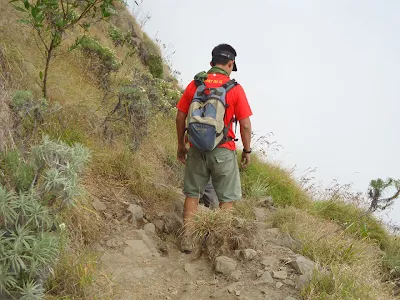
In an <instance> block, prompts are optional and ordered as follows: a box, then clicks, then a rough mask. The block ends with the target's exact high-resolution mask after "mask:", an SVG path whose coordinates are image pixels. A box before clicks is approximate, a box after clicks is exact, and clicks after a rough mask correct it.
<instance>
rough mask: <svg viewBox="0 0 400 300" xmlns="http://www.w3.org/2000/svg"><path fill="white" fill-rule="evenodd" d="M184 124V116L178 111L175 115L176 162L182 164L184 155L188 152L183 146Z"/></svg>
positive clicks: (184, 159) (184, 160)
mask: <svg viewBox="0 0 400 300" xmlns="http://www.w3.org/2000/svg"><path fill="white" fill-rule="evenodd" d="M185 122H186V114H185V113H184V112H182V111H180V110H178V112H177V114H176V133H177V135H178V151H177V157H178V160H179V161H180V162H181V163H183V164H185V163H186V154H187V152H188V150H187V149H186V146H185V129H186V124H185Z"/></svg>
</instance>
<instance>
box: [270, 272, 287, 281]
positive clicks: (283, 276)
mask: <svg viewBox="0 0 400 300" xmlns="http://www.w3.org/2000/svg"><path fill="white" fill-rule="evenodd" d="M272 277H273V278H275V279H281V280H285V279H286V278H287V272H286V271H274V272H273V273H272Z"/></svg>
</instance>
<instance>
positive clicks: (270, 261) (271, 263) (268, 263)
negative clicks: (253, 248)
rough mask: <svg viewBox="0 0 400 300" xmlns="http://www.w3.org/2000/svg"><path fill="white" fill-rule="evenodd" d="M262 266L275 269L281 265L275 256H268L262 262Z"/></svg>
mask: <svg viewBox="0 0 400 300" xmlns="http://www.w3.org/2000/svg"><path fill="white" fill-rule="evenodd" d="M261 264H262V265H263V266H264V267H267V268H275V267H276V266H277V265H278V264H279V260H278V259H277V258H276V257H274V256H266V257H264V258H263V260H262V261H261Z"/></svg>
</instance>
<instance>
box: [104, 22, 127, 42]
mask: <svg viewBox="0 0 400 300" xmlns="http://www.w3.org/2000/svg"><path fill="white" fill-rule="evenodd" d="M108 35H109V36H110V38H111V40H112V41H113V43H114V46H115V47H117V46H122V45H123V44H124V43H125V36H124V34H123V33H122V31H121V29H119V28H118V27H116V26H114V25H110V27H109V29H108Z"/></svg>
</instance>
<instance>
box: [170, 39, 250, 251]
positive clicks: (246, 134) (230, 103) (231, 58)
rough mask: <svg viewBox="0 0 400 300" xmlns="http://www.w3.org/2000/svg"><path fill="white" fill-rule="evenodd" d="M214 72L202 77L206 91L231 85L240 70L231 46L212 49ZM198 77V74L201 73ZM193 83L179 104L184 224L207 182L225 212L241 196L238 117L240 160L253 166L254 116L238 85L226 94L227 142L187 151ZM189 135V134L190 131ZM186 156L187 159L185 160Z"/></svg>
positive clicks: (186, 248) (185, 248)
mask: <svg viewBox="0 0 400 300" xmlns="http://www.w3.org/2000/svg"><path fill="white" fill-rule="evenodd" d="M211 55H212V60H211V63H210V64H211V69H210V70H209V71H208V72H207V74H206V76H204V78H203V81H202V82H203V83H204V84H205V85H206V88H207V89H208V90H209V89H212V88H219V87H221V86H223V85H224V84H225V83H228V82H230V77H229V76H230V74H231V72H232V71H237V66H236V61H235V59H236V55H237V54H236V51H235V49H234V48H233V47H232V46H230V45H228V44H220V45H218V46H216V47H215V48H214V49H213V50H212V53H211ZM198 75H199V74H198ZM195 79H197V80H193V81H192V82H191V83H190V84H189V85H188V86H187V87H186V90H185V92H184V93H183V95H182V97H181V99H180V100H179V102H178V104H177V108H178V112H177V116H176V129H177V135H178V151H177V156H178V160H179V161H180V162H182V163H183V164H186V167H185V176H184V189H183V192H184V194H185V196H186V199H185V205H184V225H186V224H187V223H188V222H189V221H190V219H191V217H192V215H193V214H194V213H195V212H196V210H197V207H198V204H199V198H200V197H201V196H202V192H201V191H204V189H205V186H206V184H207V182H208V181H209V179H210V176H211V179H212V184H213V186H214V188H215V192H216V194H217V196H218V200H219V206H220V208H223V209H231V208H232V207H233V202H234V201H237V200H240V199H241V197H242V192H241V186H240V177H239V167H238V164H237V159H236V145H235V133H234V131H233V129H232V127H233V126H232V125H233V122H232V120H233V119H234V118H235V119H236V121H238V122H239V124H240V134H241V138H242V142H243V153H242V158H241V164H242V167H246V166H247V165H248V164H249V163H250V153H251V149H250V140H251V122H250V118H249V117H250V116H251V115H252V112H251V109H250V106H249V103H248V101H247V97H246V94H245V92H244V90H243V88H242V87H241V86H240V85H239V84H236V85H235V86H234V87H233V88H231V89H230V90H229V91H228V92H227V93H226V97H225V100H226V106H225V107H226V109H225V115H224V124H225V126H226V127H227V128H228V129H229V130H228V132H227V140H226V142H224V143H222V144H220V145H218V147H216V148H215V149H213V150H212V151H202V150H199V149H197V148H196V147H194V146H193V145H192V144H191V147H190V149H189V151H188V149H187V148H186V145H185V130H186V118H187V115H188V112H189V107H190V104H191V102H192V100H193V98H194V96H195V93H196V91H197V87H198V79H199V78H195ZM189 135H190V132H189ZM186 155H187V157H186ZM181 250H182V252H186V253H188V252H190V251H191V243H190V242H189V239H188V237H186V236H185V232H184V234H183V239H182V244H181Z"/></svg>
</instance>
